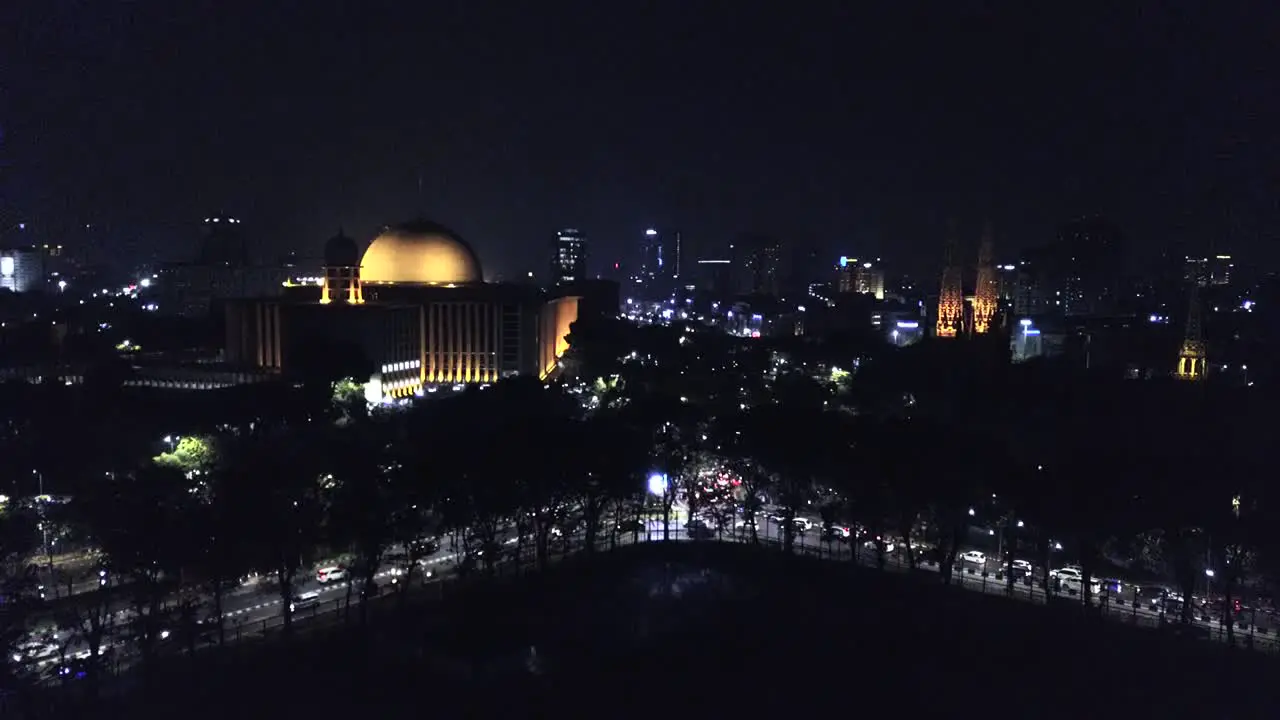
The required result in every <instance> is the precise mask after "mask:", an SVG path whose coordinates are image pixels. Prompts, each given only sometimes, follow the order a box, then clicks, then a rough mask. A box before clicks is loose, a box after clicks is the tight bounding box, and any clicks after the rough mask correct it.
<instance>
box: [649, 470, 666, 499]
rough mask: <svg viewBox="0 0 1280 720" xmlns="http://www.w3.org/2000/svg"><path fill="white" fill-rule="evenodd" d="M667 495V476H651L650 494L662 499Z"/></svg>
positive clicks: (657, 474) (659, 474)
mask: <svg viewBox="0 0 1280 720" xmlns="http://www.w3.org/2000/svg"><path fill="white" fill-rule="evenodd" d="M666 493H667V476H666V475H663V474H662V473H653V474H652V475H650V476H649V494H650V495H657V496H658V497H662V496H663V495H665V494H666Z"/></svg>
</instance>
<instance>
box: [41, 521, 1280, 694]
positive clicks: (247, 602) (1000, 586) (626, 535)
mask: <svg viewBox="0 0 1280 720" xmlns="http://www.w3.org/2000/svg"><path fill="white" fill-rule="evenodd" d="M712 533H713V534H712V536H711V537H708V538H706V539H708V540H720V541H727V542H750V536H749V534H747V533H744V532H742V531H741V530H738V531H736V532H735V531H731V530H729V529H728V528H726V529H723V530H719V529H717V530H713V531H712ZM757 534H758V536H759V538H760V540H761V541H762V542H766V543H770V544H774V543H778V542H780V540H781V536H782V534H781V531H780V528H779V527H778V525H777V523H775V522H774V521H772V520H769V519H765V518H762V519H761V520H760V521H759V524H758V531H757ZM513 535H514V531H513V530H508V531H506V532H505V533H504V534H503V535H501V536H500V537H499V538H497V539H498V540H499V541H500V542H502V543H503V544H504V545H507V546H511V545H514V544H515V542H516V538H515V537H513ZM687 535H688V533H687V531H686V530H685V529H684V524H683V523H682V522H678V521H673V522H672V523H671V526H670V529H669V535H668V537H669V538H670V539H671V540H676V541H686V540H689V538H688V536H687ZM634 536H635V534H633V533H632V532H623V533H622V534H620V535H619V538H618V542H619V544H629V543H631V542H632V538H633V537H634ZM662 538H663V526H662V521H661V520H657V519H654V520H650V521H648V522H647V523H646V524H645V526H644V529H643V530H642V531H641V532H640V533H638V538H637V539H638V540H639V541H640V542H646V541H661V540H662ZM598 541H599V542H601V543H602V544H604V545H605V546H606V547H607V543H608V536H607V535H606V536H605V537H602V538H600V539H599V540H598ZM794 544H795V548H796V551H797V552H799V553H803V554H807V555H813V556H819V557H822V558H826V559H830V560H833V561H837V562H852V561H853V557H852V555H853V553H854V551H855V550H856V551H857V555H858V557H857V562H858V563H859V564H860V565H864V566H869V567H874V566H875V565H876V555H875V551H874V549H871V548H866V547H860V545H861V543H853V544H850V543H848V542H841V541H827V540H823V539H822V538H821V536H820V532H819V531H818V530H817V525H815V526H814V529H813V530H810V531H808V532H806V533H803V534H799V535H797V536H796V537H795V543H794ZM531 551H532V549H531V548H529V547H526V555H525V560H526V562H527V561H528V559H529V557H530V553H531ZM457 560H458V555H457V553H456V552H455V551H454V550H452V549H450V548H449V547H447V546H445V547H442V548H441V549H440V550H439V551H437V552H436V553H434V554H433V555H431V556H429V557H428V558H424V560H423V565H424V568H427V569H431V570H433V571H435V572H434V575H435V577H434V578H433V579H432V581H433V582H434V581H439V580H440V579H441V577H443V576H448V575H451V574H452V573H451V572H450V571H451V570H453V569H454V568H455V567H456V561H457ZM885 569H886V570H887V571H891V572H908V571H909V570H910V569H909V568H908V567H907V565H906V563H905V561H904V560H903V559H902V558H901V556H900V555H898V554H896V553H891V554H888V555H887V557H886V564H885ZM992 570H994V569H993V568H992ZM916 571H917V572H926V573H932V572H938V571H939V567H938V566H937V565H934V564H920V565H918V566H917V568H916ZM981 573H982V570H981V569H980V568H977V567H975V566H973V565H965V564H964V563H963V562H962V561H960V560H957V568H956V572H955V574H954V576H953V584H954V585H955V586H956V587H959V588H962V589H965V590H969V591H973V592H983V593H986V594H991V595H1000V596H1006V597H1007V596H1008V586H1007V585H1006V584H1005V583H1004V582H1002V581H999V580H996V579H995V575H994V571H993V572H991V573H990V574H991V577H989V578H985V579H984V578H983V577H982V575H981ZM389 575H390V571H389V570H388V571H383V572H380V573H379V574H378V576H377V577H378V580H379V581H380V583H385V582H386V581H387V580H388V577H389ZM415 577H416V578H417V579H418V581H419V582H422V581H423V574H422V573H420V572H419V573H415ZM312 591H315V592H318V593H319V594H320V598H321V602H320V603H319V604H318V605H317V606H313V607H311V608H308V609H306V610H300V611H298V612H297V613H295V619H296V621H297V622H299V623H305V622H307V621H308V619H309V618H310V617H314V616H319V615H324V614H326V613H331V612H333V611H336V610H338V609H340V608H341V606H342V603H343V602H344V601H345V599H346V595H347V585H346V583H345V582H334V583H330V584H320V583H319V582H317V581H316V579H315V577H314V575H311V574H308V575H307V576H306V577H304V578H301V579H300V580H299V581H298V583H297V587H296V589H295V593H296V594H302V593H306V592H312ZM1121 595H1122V596H1123V593H1122V594H1121ZM1061 597H1062V598H1063V601H1064V602H1068V601H1070V600H1075V601H1076V602H1079V601H1080V599H1079V597H1078V596H1070V595H1063V596H1061ZM1013 598H1014V599H1017V600H1022V601H1030V602H1034V603H1040V604H1044V603H1046V596H1045V593H1044V591H1043V590H1042V589H1041V588H1040V587H1038V585H1037V586H1032V587H1028V586H1026V585H1025V584H1017V585H1015V587H1014V590H1013ZM124 602H125V601H120V605H119V607H118V609H116V608H113V609H112V612H111V617H112V622H113V623H115V624H116V625H117V626H120V625H124V624H125V623H127V621H128V619H129V617H130V616H131V612H132V611H131V610H129V609H128V608H127V607H126V606H125V604H124ZM1093 603H1094V605H1100V604H1101V603H1100V601H1099V600H1098V598H1096V597H1095V598H1094V599H1093ZM1101 611H1102V613H1103V614H1104V616H1106V617H1108V618H1110V619H1113V620H1116V621H1120V622H1127V623H1130V624H1135V625H1140V626H1146V627H1152V628H1154V627H1159V626H1160V625H1161V624H1162V622H1161V615H1160V613H1159V612H1156V611H1152V610H1151V609H1150V608H1149V607H1147V606H1146V605H1144V604H1143V603H1139V605H1138V607H1134V605H1133V604H1132V603H1130V602H1125V603H1124V604H1117V603H1111V602H1109V603H1107V604H1106V605H1102V606H1101ZM223 618H224V622H225V623H226V625H225V628H226V634H227V637H228V638H229V639H231V640H235V639H237V638H239V637H241V636H242V635H255V634H260V633H263V632H266V631H267V630H269V629H270V628H274V627H279V625H280V624H281V623H282V622H283V619H282V612H281V600H280V596H279V592H278V591H277V589H276V586H275V585H274V583H261V584H258V585H250V586H246V587H241V588H238V589H236V590H233V591H231V592H229V593H227V594H226V595H225V596H224V598H223ZM1196 625H1197V626H1198V627H1199V628H1200V630H1201V632H1202V633H1203V634H1205V635H1207V636H1208V637H1211V638H1214V639H1224V638H1225V632H1223V628H1222V627H1221V625H1220V624H1219V623H1217V622H1216V621H1210V622H1207V623H1205V622H1197V623H1196ZM215 635H216V633H215V632H212V631H210V632H209V633H208V639H207V640H206V641H211V639H212V637H213V636H215ZM1250 636H1251V633H1250V632H1249V631H1248V630H1238V631H1237V640H1238V642H1240V643H1241V644H1242V645H1243V644H1245V643H1247V642H1249V640H1247V638H1249V637H1250ZM63 637H64V638H66V635H65V634H64V636H63ZM124 642H125V641H119V642H118V643H117V644H123V643H124ZM164 642H166V643H175V639H167V640H165V641H164ZM1252 642H1253V644H1254V645H1255V646H1257V647H1258V648H1259V649H1264V650H1271V651H1275V650H1277V648H1276V644H1275V641H1274V640H1273V639H1272V637H1271V636H1270V634H1269V635H1268V636H1260V635H1258V636H1253V637H1252ZM66 655H67V657H74V656H76V655H80V656H87V655H88V651H87V646H86V645H85V644H84V643H83V642H81V641H79V639H75V638H72V639H71V641H70V642H69V643H68V644H67V648H66ZM24 661H25V662H27V663H31V664H34V665H35V666H36V667H38V668H41V669H49V668H50V667H51V666H54V665H57V664H58V663H59V662H60V661H59V655H58V654H57V653H56V652H51V651H50V649H49V648H48V646H47V645H45V646H44V647H42V648H40V649H33V650H32V652H31V653H30V654H29V655H28V657H27V658H25V659H24Z"/></svg>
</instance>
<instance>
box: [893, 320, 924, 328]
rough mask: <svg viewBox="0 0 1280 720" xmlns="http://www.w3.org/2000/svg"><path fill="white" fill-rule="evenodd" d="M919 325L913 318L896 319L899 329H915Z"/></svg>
mask: <svg viewBox="0 0 1280 720" xmlns="http://www.w3.org/2000/svg"><path fill="white" fill-rule="evenodd" d="M919 327H920V323H918V322H916V321H915V320H899V321H898V329H899V330H915V329H917V328H919Z"/></svg>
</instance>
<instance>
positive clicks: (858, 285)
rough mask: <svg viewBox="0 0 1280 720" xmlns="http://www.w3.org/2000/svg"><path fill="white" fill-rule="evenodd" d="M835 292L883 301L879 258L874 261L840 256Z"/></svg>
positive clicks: (882, 270) (882, 278) (881, 272)
mask: <svg viewBox="0 0 1280 720" xmlns="http://www.w3.org/2000/svg"><path fill="white" fill-rule="evenodd" d="M836 291H837V292H841V293H854V294H857V295H872V296H874V297H875V299H877V300H883V299H884V268H883V267H881V265H880V258H876V259H875V261H871V260H859V259H858V258H851V257H848V256H843V255H842V256H841V257H840V262H839V265H838V266H837V269H836Z"/></svg>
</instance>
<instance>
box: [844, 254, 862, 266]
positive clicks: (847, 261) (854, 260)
mask: <svg viewBox="0 0 1280 720" xmlns="http://www.w3.org/2000/svg"><path fill="white" fill-rule="evenodd" d="M849 260H850V259H849V258H848V257H845V256H844V255H841V256H840V267H845V266H847V265H848V264H849ZM857 261H858V259H857V258H853V262H857Z"/></svg>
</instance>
